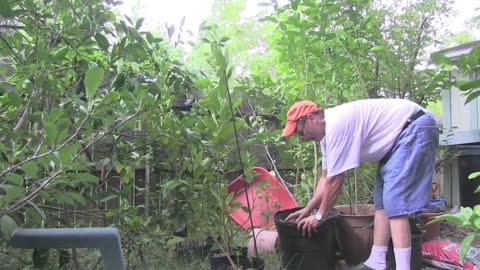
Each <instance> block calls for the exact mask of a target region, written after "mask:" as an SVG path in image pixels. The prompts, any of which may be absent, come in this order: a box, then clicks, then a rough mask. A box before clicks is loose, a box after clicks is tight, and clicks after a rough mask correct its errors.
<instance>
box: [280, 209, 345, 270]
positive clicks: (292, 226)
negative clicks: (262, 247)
mask: <svg viewBox="0 0 480 270" xmlns="http://www.w3.org/2000/svg"><path fill="white" fill-rule="evenodd" d="M299 209H301V208H294V209H288V210H284V211H279V212H277V213H276V214H275V216H274V220H275V225H276V227H277V232H278V237H279V242H280V245H279V247H280V248H279V251H280V253H281V257H282V264H283V267H284V268H286V269H287V270H294V269H295V270H315V269H319V270H320V269H335V263H336V257H335V253H336V250H337V243H336V239H335V223H336V217H337V215H338V213H337V211H336V210H332V211H330V214H329V216H328V218H327V219H326V220H325V222H323V224H322V225H321V226H320V228H319V229H318V230H317V232H314V233H313V235H312V236H311V237H304V236H303V235H302V232H301V231H299V230H298V229H297V223H292V222H286V221H285V218H286V217H287V216H288V215H289V214H291V213H293V212H295V211H297V210H299Z"/></svg>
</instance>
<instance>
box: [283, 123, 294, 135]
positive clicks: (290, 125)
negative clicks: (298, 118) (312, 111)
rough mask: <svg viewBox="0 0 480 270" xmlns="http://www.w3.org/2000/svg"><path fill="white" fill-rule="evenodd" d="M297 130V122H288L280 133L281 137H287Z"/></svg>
mask: <svg viewBox="0 0 480 270" xmlns="http://www.w3.org/2000/svg"><path fill="white" fill-rule="evenodd" d="M296 128H297V122H288V123H287V125H286V126H285V128H284V129H283V132H282V137H287V136H290V135H292V134H293V133H294V132H295V129H296Z"/></svg>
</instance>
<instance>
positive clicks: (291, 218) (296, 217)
mask: <svg viewBox="0 0 480 270" xmlns="http://www.w3.org/2000/svg"><path fill="white" fill-rule="evenodd" d="M308 214H309V213H308V212H307V211H306V209H305V208H302V209H300V210H298V211H295V212H293V213H291V214H290V215H288V216H287V218H286V219H285V221H287V222H295V223H298V222H299V221H300V220H302V219H303V218H304V217H306V216H308Z"/></svg>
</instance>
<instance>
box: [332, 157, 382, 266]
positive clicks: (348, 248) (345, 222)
mask: <svg viewBox="0 0 480 270" xmlns="http://www.w3.org/2000/svg"><path fill="white" fill-rule="evenodd" d="M359 171H360V174H361V176H362V177H361V179H362V180H363V179H373V177H372V175H371V174H372V173H373V171H374V170H373V169H371V168H370V167H368V165H367V166H365V165H362V167H361V169H360V170H359ZM351 174H352V172H347V175H346V176H347V177H346V184H347V187H346V189H347V190H348V196H347V197H348V198H347V199H348V204H342V205H336V206H335V209H336V210H338V212H339V214H338V220H337V242H338V247H339V249H340V251H341V252H342V255H343V257H344V259H345V261H346V262H347V263H348V264H350V265H355V264H359V263H361V262H364V261H365V260H366V259H367V258H368V256H369V255H370V250H371V248H372V245H373V222H374V218H375V208H374V206H373V204H369V203H368V202H369V201H370V200H371V194H370V191H368V194H363V193H362V191H363V190H360V189H359V188H358V186H359V185H358V184H359V181H358V180H359V179H358V177H357V169H353V177H351ZM352 182H353V183H352ZM362 184H363V186H366V187H368V186H369V183H367V181H362ZM360 193H362V195H364V196H362V197H365V198H366V199H365V200H364V201H365V203H361V202H360V200H359V194H360Z"/></svg>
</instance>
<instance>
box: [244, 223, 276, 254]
mask: <svg viewBox="0 0 480 270" xmlns="http://www.w3.org/2000/svg"><path fill="white" fill-rule="evenodd" d="M253 233H255V240H256V243H257V251H258V254H269V253H275V251H276V249H277V245H278V233H277V231H267V230H263V229H259V228H255V229H253ZM253 233H250V234H253ZM252 236H253V235H252ZM247 249H248V256H255V243H254V239H253V237H252V238H250V239H249V240H248V242H247Z"/></svg>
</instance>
